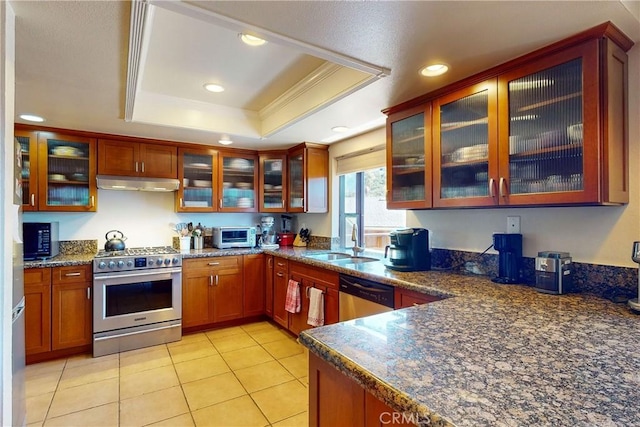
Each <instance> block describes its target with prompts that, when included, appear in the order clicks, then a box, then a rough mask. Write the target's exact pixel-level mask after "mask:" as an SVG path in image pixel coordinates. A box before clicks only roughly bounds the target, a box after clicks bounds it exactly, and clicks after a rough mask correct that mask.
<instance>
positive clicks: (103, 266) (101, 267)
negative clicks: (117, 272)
mask: <svg viewBox="0 0 640 427" xmlns="http://www.w3.org/2000/svg"><path fill="white" fill-rule="evenodd" d="M106 266H107V264H106V263H105V262H104V261H100V262H99V263H98V268H99V269H100V270H102V269H104V268H105V267H106Z"/></svg>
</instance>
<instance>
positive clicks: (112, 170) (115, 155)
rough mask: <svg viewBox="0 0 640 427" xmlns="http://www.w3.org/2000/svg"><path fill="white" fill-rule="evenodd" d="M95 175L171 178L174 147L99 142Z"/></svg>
mask: <svg viewBox="0 0 640 427" xmlns="http://www.w3.org/2000/svg"><path fill="white" fill-rule="evenodd" d="M98 174H100V175H116V176H141V177H143V176H146V177H154V178H173V179H175V178H176V177H177V176H178V149H177V148H176V146H175V145H163V144H147V143H140V142H129V141H115V140H110V139H100V140H99V141H98Z"/></svg>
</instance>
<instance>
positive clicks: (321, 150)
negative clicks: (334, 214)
mask: <svg viewBox="0 0 640 427" xmlns="http://www.w3.org/2000/svg"><path fill="white" fill-rule="evenodd" d="M288 159H289V161H288V193H289V197H288V201H287V211H288V212H309V213H326V212H328V211H329V201H328V200H329V153H328V151H327V146H324V145H318V144H310V143H306V142H305V143H303V144H300V145H297V146H295V147H293V148H291V149H290V150H289V153H288Z"/></svg>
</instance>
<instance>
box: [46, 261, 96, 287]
mask: <svg viewBox="0 0 640 427" xmlns="http://www.w3.org/2000/svg"><path fill="white" fill-rule="evenodd" d="M51 276H52V281H53V284H54V285H56V284H61V283H91V281H92V280H93V276H92V269H91V265H69V266H65V267H56V268H54V269H52V272H51Z"/></svg>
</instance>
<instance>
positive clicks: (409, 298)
mask: <svg viewBox="0 0 640 427" xmlns="http://www.w3.org/2000/svg"><path fill="white" fill-rule="evenodd" d="M441 299H442V298H440V297H437V296H434V295H428V294H423V293H421V292H416V291H412V290H410V289H402V288H395V290H394V301H395V304H394V305H395V307H394V308H395V309H396V310H398V309H400V308H407V307H413V306H415V305H421V304H428V303H430V302H435V301H440V300H441Z"/></svg>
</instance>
